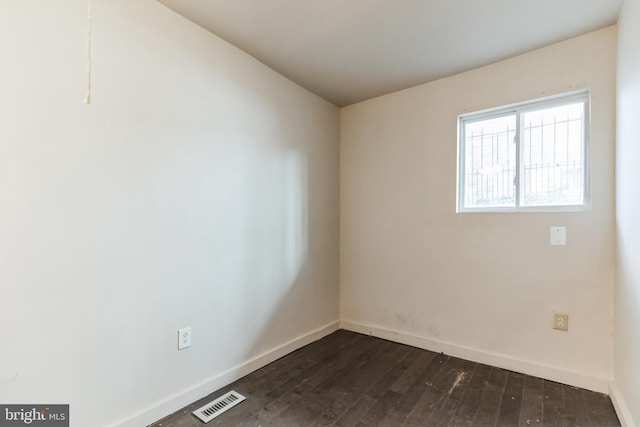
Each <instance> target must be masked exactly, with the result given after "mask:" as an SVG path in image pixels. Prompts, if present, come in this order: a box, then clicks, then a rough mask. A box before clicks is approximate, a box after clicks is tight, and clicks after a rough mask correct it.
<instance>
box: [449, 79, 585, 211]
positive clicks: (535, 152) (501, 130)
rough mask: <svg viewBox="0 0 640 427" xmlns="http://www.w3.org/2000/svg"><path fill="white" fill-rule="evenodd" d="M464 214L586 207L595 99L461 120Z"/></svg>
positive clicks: (563, 99) (576, 96)
mask: <svg viewBox="0 0 640 427" xmlns="http://www.w3.org/2000/svg"><path fill="white" fill-rule="evenodd" d="M458 122H459V138H460V140H459V147H458V157H459V158H458V212H470V211H516V210H549V209H552V210H563V209H582V208H584V207H585V206H586V202H587V197H588V192H587V190H588V186H587V184H588V179H587V177H588V175H587V143H588V134H589V132H588V129H589V126H588V124H589V94H588V92H585V91H583V92H579V93H572V94H565V95H561V96H556V97H553V98H547V99H543V100H536V101H531V102H527V103H522V104H518V105H511V106H508V107H503V108H499V109H493V110H490V111H484V112H478V113H471V114H464V115H462V116H460V117H459V120H458Z"/></svg>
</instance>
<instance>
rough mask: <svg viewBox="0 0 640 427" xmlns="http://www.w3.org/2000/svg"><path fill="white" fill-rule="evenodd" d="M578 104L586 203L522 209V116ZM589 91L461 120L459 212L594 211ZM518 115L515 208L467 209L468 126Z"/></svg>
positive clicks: (548, 98)
mask: <svg viewBox="0 0 640 427" xmlns="http://www.w3.org/2000/svg"><path fill="white" fill-rule="evenodd" d="M576 101H583V102H584V120H583V135H584V141H583V144H584V147H583V159H582V161H583V174H584V176H583V202H582V204H577V205H543V206H529V205H522V204H521V203H522V201H521V194H522V186H523V185H524V183H523V181H522V180H521V179H520V175H521V171H522V168H523V166H522V164H523V157H522V156H523V153H522V151H523V150H522V147H523V144H524V142H523V138H524V136H523V135H522V132H521V131H520V129H521V128H522V120H524V119H523V118H522V113H524V112H531V111H535V110H539V109H545V108H550V107H556V106H562V105H565V104H571V103H574V102H576ZM590 101H591V100H590V91H589V89H583V90H579V91H574V92H567V93H562V94H558V95H553V96H548V97H544V98H538V99H534V100H530V101H525V102H520V103H516V104H510V105H505V106H502V107H498V108H491V109H486V110H481V111H475V112H472V113H465V114H461V115H459V116H458V155H457V160H458V165H457V166H458V173H457V183H456V186H457V187H456V190H457V199H456V201H457V205H456V212H458V213H465V212H563V211H585V210H590V209H591V197H590V187H591V185H590V179H589V178H590V167H589V166H590V165H589V163H590V160H589V159H590V156H589V146H590V121H591V119H590V118H591V111H590V110H591V107H590V106H591V102H590ZM511 114H515V116H516V126H517V127H516V137H515V138H516V139H517V144H516V165H515V167H516V178H515V179H516V186H515V199H516V200H515V205H514V206H508V207H497V206H496V207H465V206H464V196H465V194H464V189H465V141H466V135H465V126H464V125H465V123H467V122H473V121H479V120H488V119H492V118H496V117H500V116H505V115H511Z"/></svg>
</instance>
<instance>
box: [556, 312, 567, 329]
mask: <svg viewBox="0 0 640 427" xmlns="http://www.w3.org/2000/svg"><path fill="white" fill-rule="evenodd" d="M553 329H557V330H558V331H565V332H567V331H569V315H568V314H566V313H553Z"/></svg>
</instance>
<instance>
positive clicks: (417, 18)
mask: <svg viewBox="0 0 640 427" xmlns="http://www.w3.org/2000/svg"><path fill="white" fill-rule="evenodd" d="M159 1H160V2H161V3H164V4H165V5H167V6H168V7H169V8H171V9H173V10H175V11H176V12H177V13H179V14H181V15H183V16H184V17H186V18H187V19H189V20H191V21H193V22H195V23H196V24H198V25H200V26H202V27H204V28H206V29H207V30H209V31H211V32H212V33H214V34H216V35H218V36H220V37H221V38H223V39H225V40H227V41H228V42H230V43H231V44H233V45H235V46H237V47H239V48H240V49H242V50H244V51H245V52H247V53H249V54H251V55H252V56H254V57H255V58H257V59H258V60H260V61H262V62H263V63H265V64H266V65H268V66H270V67H271V68H273V69H275V70H276V71H278V72H280V73H281V74H283V75H285V76H286V77H288V78H290V79H291V80H293V81H295V82H297V83H298V84H300V85H301V86H303V87H305V88H307V89H309V90H310V91H312V92H314V93H316V94H318V95H319V96H321V97H323V98H325V99H327V100H328V101H330V102H333V103H334V104H336V105H338V106H344V105H348V104H352V103H354V102H358V101H362V100H365V99H369V98H373V97H375V96H379V95H383V94H386V93H389V92H393V91H396V90H400V89H404V88H407V87H411V86H414V85H417V84H421V83H425V82H428V81H431V80H435V79H438V78H441V77H445V76H448V75H452V74H456V73H459V72H462V71H466V70H469V69H472V68H476V67H478V66H482V65H486V64H489V63H492V62H495V61H498V60H501V59H505V58H508V57H511V56H514V55H517V54H520V53H523V52H526V51H530V50H533V49H536V48H539V47H542V46H546V45H549V44H552V43H555V42H558V41H561V40H565V39H568V38H571V37H574V36H577V35H580V34H584V33H586V32H589V31H593V30H596V29H599V28H602V27H605V26H607V25H611V24H614V23H615V22H616V20H617V16H618V12H619V10H620V7H621V5H622V0H535V1H533V0H526V1H525V0H159Z"/></svg>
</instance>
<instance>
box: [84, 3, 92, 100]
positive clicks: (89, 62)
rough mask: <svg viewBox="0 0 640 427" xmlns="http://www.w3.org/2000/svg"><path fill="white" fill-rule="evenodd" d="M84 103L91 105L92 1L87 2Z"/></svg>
mask: <svg viewBox="0 0 640 427" xmlns="http://www.w3.org/2000/svg"><path fill="white" fill-rule="evenodd" d="M84 103H85V104H87V105H89V104H91V0H88V1H87V94H86V96H85V98H84Z"/></svg>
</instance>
